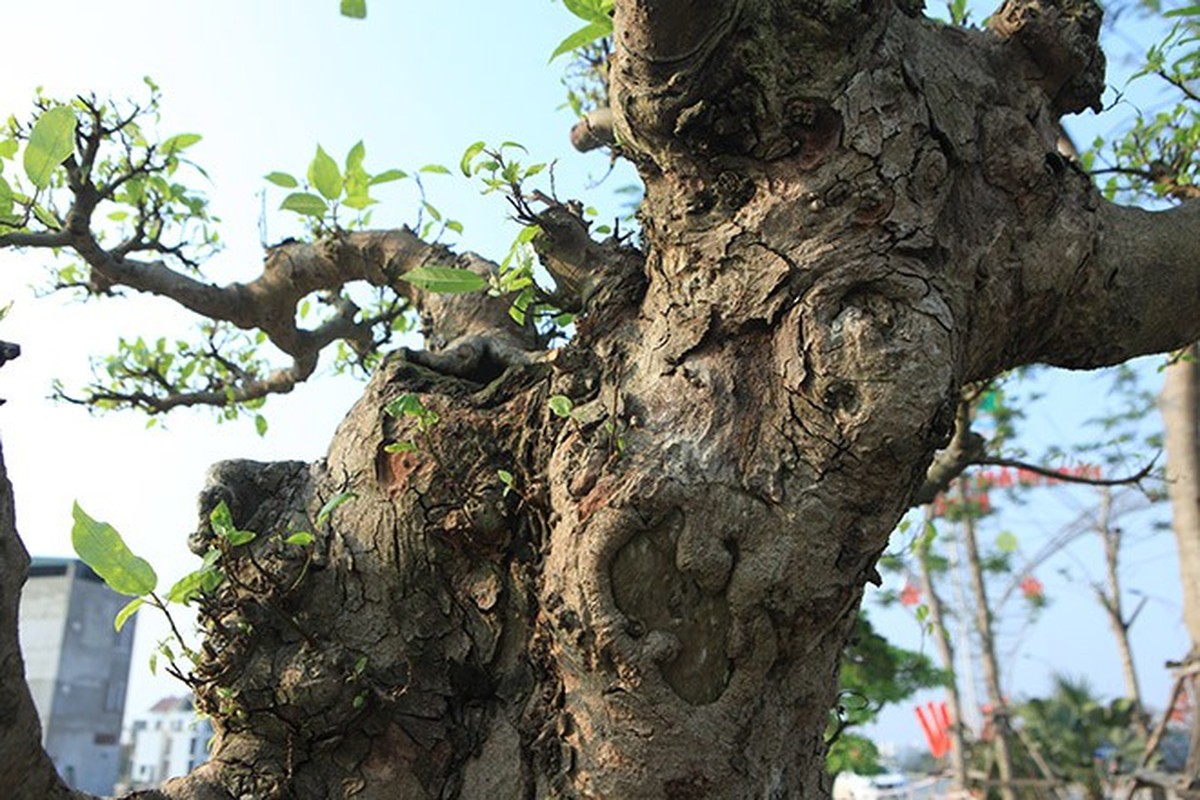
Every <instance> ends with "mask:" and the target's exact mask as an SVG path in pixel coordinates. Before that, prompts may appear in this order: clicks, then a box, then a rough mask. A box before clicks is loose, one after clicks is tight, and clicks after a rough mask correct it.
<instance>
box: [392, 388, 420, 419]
mask: <svg viewBox="0 0 1200 800" xmlns="http://www.w3.org/2000/svg"><path fill="white" fill-rule="evenodd" d="M383 413H384V414H387V415H388V416H389V417H397V418H399V417H402V416H405V415H408V416H413V417H419V416H421V415H422V414H427V413H429V409H427V408H425V404H424V403H422V402H421V398H419V397H417V396H416V395H415V394H411V393H405V394H402V395H400V396H399V397H397V398H396V399H395V400H392V401H391V402H389V403H388V404H387V405H385V406H384V407H383Z"/></svg>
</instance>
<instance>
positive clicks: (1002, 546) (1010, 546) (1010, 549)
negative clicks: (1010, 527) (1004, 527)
mask: <svg viewBox="0 0 1200 800" xmlns="http://www.w3.org/2000/svg"><path fill="white" fill-rule="evenodd" d="M996 549H997V550H999V551H1000V552H1001V553H1015V552H1016V551H1017V537H1016V536H1015V535H1014V534H1013V533H1012V532H1011V531H1002V532H1001V533H1000V534H999V535H997V536H996Z"/></svg>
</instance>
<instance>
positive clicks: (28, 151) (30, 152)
mask: <svg viewBox="0 0 1200 800" xmlns="http://www.w3.org/2000/svg"><path fill="white" fill-rule="evenodd" d="M76 123H77V121H76V119H75V111H74V110H72V109H71V108H69V107H67V106H55V107H53V108H50V109H48V110H46V111H44V112H43V113H42V115H41V116H40V117H38V119H37V121H36V122H35V123H34V124H33V129H32V130H31V131H30V132H29V141H28V142H27V143H26V145H25V157H24V163H23V165H24V167H25V175H26V176H27V177H28V178H29V182H30V183H32V184H33V185H34V187H36V188H38V189H45V188H46V187H47V186H49V185H50V176H51V175H52V174H53V173H54V170H55V169H57V168H58V167H59V165H61V164H62V162H64V161H66V160H67V157H68V156H70V155H71V154H72V153H74V152H75V125H76Z"/></svg>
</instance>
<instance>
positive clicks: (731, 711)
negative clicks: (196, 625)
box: [2, 0, 1200, 799]
mask: <svg viewBox="0 0 1200 800" xmlns="http://www.w3.org/2000/svg"><path fill="white" fill-rule="evenodd" d="M615 5H616V14H615V24H616V42H615V52H614V60H613V63H612V68H611V72H610V88H611V93H612V97H613V102H614V107H613V117H614V120H615V127H616V132H617V141H618V142H619V143H620V144H619V147H620V152H621V154H622V155H623V156H625V157H627V158H629V159H631V160H632V161H633V162H634V163H635V164H636V165H637V167H638V169H639V171H640V173H641V176H642V178H643V180H644V182H645V186H646V197H645V201H644V204H643V208H642V221H643V225H644V236H643V243H644V247H643V250H641V251H637V250H633V249H632V248H629V247H625V246H623V245H620V244H618V243H615V242H610V243H607V244H604V245H599V244H586V243H585V244H579V243H578V242H576V243H574V244H573V245H572V246H566V244H568V243H563V242H560V244H563V245H564V246H563V247H561V248H558V257H560V258H564V259H570V260H573V262H574V263H573V266H575V267H577V268H579V269H581V270H582V269H586V270H587V273H588V274H587V275H586V276H585V277H584V278H582V279H581V280H579V281H576V283H577V285H579V286H580V287H581V288H582V293H583V295H584V296H585V297H586V310H585V313H584V314H583V316H582V317H581V318H580V322H579V325H578V333H577V335H576V336H575V338H574V339H573V341H572V342H570V343H569V344H568V345H567V346H565V347H563V348H562V349H561V350H558V351H555V352H549V353H548V352H541V351H538V350H537V342H536V340H535V339H534V338H533V337H531V336H529V335H527V332H526V333H520V332H517V333H514V332H512V331H511V330H510V331H509V332H507V333H503V332H499V329H498V328H495V326H493V325H492V324H491V322H492V321H493V320H495V319H498V318H500V317H502V316H503V314H502V312H501V313H498V314H491V313H490V312H488V313H487V314H483V315H482V316H479V315H480V314H482V311H481V307H480V306H478V305H476V306H472V307H471V310H470V311H466V310H464V306H463V305H462V303H460V302H459V301H458V300H448V301H441V300H439V301H438V302H437V305H436V307H435V306H434V305H433V304H431V301H428V302H426V305H425V306H424V309H423V310H424V312H425V316H426V318H427V322H428V325H429V328H430V330H429V333H430V334H431V340H430V341H431V342H434V343H436V344H435V345H431V350H435V351H437V352H433V353H419V354H409V356H408V357H402V356H396V357H393V358H392V359H390V360H389V361H388V362H387V363H386V364H385V365H384V366H383V367H382V368H381V369H380V370H379V371H378V373H377V374H376V375H375V377H374V378H373V380H372V381H371V383H370V385H369V386H368V387H367V389H366V391H365V393H364V395H363V397H362V399H361V400H360V401H359V402H358V404H357V405H356V406H355V407H354V409H353V410H352V411H351V412H350V414H349V415H348V416H347V417H346V419H345V421H344V422H343V423H342V426H341V428H340V429H339V431H338V433H337V435H336V437H335V440H334V442H333V444H332V446H331V449H330V451H329V455H328V458H327V459H326V460H325V461H323V462H321V463H319V464H314V465H305V464H275V465H254V464H248V463H244V462H232V463H229V464H226V465H223V466H221V467H219V468H218V469H217V470H216V471H215V472H214V475H213V482H212V485H211V486H210V487H209V489H208V490H207V491H206V493H205V498H206V501H205V502H206V506H207V505H211V504H212V503H213V502H215V501H216V500H217V499H225V500H227V501H228V503H229V505H230V507H231V508H232V509H233V512H234V517H235V522H236V523H237V524H238V526H239V527H241V528H249V529H252V530H256V531H259V532H260V536H259V537H258V538H257V539H256V540H255V541H254V542H253V543H251V544H249V545H247V546H245V547H243V548H240V549H237V550H234V551H232V552H231V554H230V555H229V556H228V557H227V559H226V564H225V568H226V572H227V574H228V576H229V579H228V580H227V582H226V583H225V585H224V586H223V587H222V588H221V590H220V591H219V592H218V593H217V594H216V596H214V597H212V598H210V599H209V600H208V601H206V602H205V604H204V607H203V609H202V618H203V619H204V621H205V624H206V626H207V628H208V630H209V638H208V642H207V643H206V645H205V647H204V657H203V659H202V664H201V665H200V669H199V672H198V678H199V680H200V681H201V686H200V688H199V691H198V698H199V702H200V704H201V706H202V707H203V708H204V709H205V710H206V711H208V712H210V713H211V714H213V716H214V719H215V723H216V727H217V731H218V733H217V739H216V743H215V745H214V748H213V752H212V759H211V760H210V761H209V762H208V763H207V764H205V765H204V766H203V767H201V768H200V769H199V770H197V771H196V772H195V773H193V774H192V775H191V776H189V777H187V778H184V779H181V780H177V781H173V782H171V783H170V784H168V785H167V786H166V787H164V788H163V790H162V792H161V796H164V797H171V798H180V799H182V798H208V797H213V798H217V797H221V798H225V797H254V798H259V797H263V798H266V797H281V798H283V797H298V798H318V797H322V798H323V797H343V796H353V797H357V798H364V799H366V798H395V797H403V798H451V797H464V798H480V797H498V798H501V797H502V798H509V797H513V798H516V797H522V798H542V797H580V798H630V799H634V798H662V797H669V798H735V797H736V798H742V797H766V798H787V797H790V798H817V797H823V796H825V795H826V794H827V791H828V787H827V785H826V784H827V778H826V777H825V774H824V769H823V762H824V755H825V748H826V746H825V741H824V731H825V729H826V722H827V714H828V710H829V709H830V707H831V706H832V705H833V701H834V697H835V694H836V692H837V668H838V664H839V656H840V653H841V651H842V648H843V645H844V644H845V641H846V638H847V635H848V633H849V631H850V629H851V627H852V624H853V621H854V617H855V612H856V610H857V608H858V605H859V601H860V599H861V595H862V588H863V585H864V583H866V582H867V581H871V580H875V579H876V573H875V571H874V563H875V560H876V558H877V556H878V555H879V553H880V551H881V550H882V549H883V548H884V546H885V544H886V541H887V537H888V534H889V532H890V531H891V530H892V528H893V526H894V525H895V523H896V521H897V520H898V519H899V517H900V515H901V514H903V512H904V511H905V510H906V509H907V508H908V507H909V506H910V504H911V503H912V501H913V499H914V496H915V494H916V492H917V489H918V487H919V486H920V485H921V483H922V481H923V480H924V478H925V472H926V469H927V467H928V466H929V464H930V462H931V459H932V458H933V456H934V454H935V452H936V451H937V450H938V449H939V448H940V447H942V446H944V445H945V444H946V443H947V441H948V438H949V436H950V435H951V433H952V431H953V427H954V421H955V408H956V405H957V403H958V399H959V396H960V389H961V387H962V386H963V385H964V384H965V383H967V382H970V381H975V380H980V379H984V378H987V377H990V376H992V375H995V374H996V373H997V372H999V371H1001V370H1004V369H1007V368H1009V367H1013V366H1015V365H1018V364H1024V363H1029V362H1034V361H1041V362H1048V363H1054V364H1059V365H1065V366H1071V367H1091V366H1098V365H1101V364H1109V363H1114V362H1117V361H1120V360H1123V359H1125V358H1128V357H1130V356H1133V355H1136V354H1139V353H1145V352H1152V351H1160V350H1165V349H1168V348H1171V347H1177V346H1179V345H1181V344H1182V343H1184V342H1186V341H1189V340H1191V339H1193V338H1196V337H1197V336H1200V321H1198V318H1200V315H1198V314H1197V313H1196V312H1197V310H1198V308H1200V253H1198V251H1200V237H1197V236H1195V233H1196V230H1197V220H1198V219H1200V212H1198V211H1197V208H1196V207H1195V206H1190V207H1184V208H1182V209H1180V210H1176V211H1172V212H1164V213H1160V214H1148V213H1145V212H1141V211H1136V210H1129V209H1121V208H1117V207H1115V206H1111V205H1109V204H1106V203H1104V202H1103V201H1102V200H1101V198H1100V197H1099V196H1098V195H1097V193H1096V192H1095V190H1094V188H1093V187H1092V184H1091V182H1090V180H1089V179H1088V177H1087V176H1086V175H1084V174H1083V173H1082V172H1080V171H1079V170H1078V169H1077V168H1076V167H1075V166H1074V165H1073V164H1070V163H1067V162H1065V161H1063V160H1062V159H1061V158H1060V157H1059V156H1058V155H1057V153H1056V149H1055V138H1056V123H1057V120H1058V118H1059V116H1061V115H1062V114H1064V113H1069V112H1074V111H1079V110H1082V109H1084V108H1087V107H1089V106H1092V107H1096V106H1098V92H1099V90H1100V88H1101V86H1102V66H1103V58H1102V56H1101V55H1100V53H1099V51H1098V50H1097V48H1096V44H1095V35H1096V31H1097V29H1098V23H1099V10H1098V9H1097V8H1096V7H1095V6H1094V5H1092V4H1090V3H1088V2H1080V1H1079V0H1066V1H1065V2H1062V3H1052V2H1044V3H1039V2H1034V1H1032V0H1025V1H1024V2H1016V3H1012V4H1010V5H1009V6H1006V8H1005V9H1003V10H1002V11H1001V12H1000V13H999V14H998V15H996V17H995V18H994V19H995V24H994V26H993V30H992V31H988V32H980V31H964V30H960V29H954V28H951V27H947V26H944V25H941V24H937V23H933V22H929V21H927V20H924V19H922V18H920V16H919V15H918V14H917V12H916V11H915V10H914V9H913V8H911V7H904V8H901V7H897V6H895V5H893V4H891V3H889V2H871V3H866V4H863V3H857V2H856V3H849V2H844V1H843V0H832V2H827V3H822V4H809V3H795V2H785V1H784V0H713V2H708V3H703V4H701V3H693V2H682V0H655V1H654V2H651V1H650V0H617V2H616V4H615ZM568 227H569V226H568ZM547 233H548V235H550V237H551V238H553V235H554V234H553V231H551V230H548V231H547ZM397 235H399V234H397ZM359 236H361V235H359ZM564 236H565V234H564ZM360 241H362V240H361V239H355V238H353V237H347V238H346V239H344V240H334V241H332V242H330V243H328V246H327V247H326V249H325V250H324V251H323V252H322V254H320V256H319V257H321V258H325V257H328V258H330V259H336V258H339V257H346V253H345V252H344V251H345V250H346V249H352V248H353V247H355V246H357V244H356V243H359V242H360ZM575 245H578V246H575ZM410 251H411V252H410ZM356 252H359V251H356ZM359 254H360V255H361V256H362V257H363V258H366V259H368V260H370V259H372V258H374V259H377V260H381V261H386V263H379V264H378V266H377V267H376V268H377V269H379V270H383V271H384V272H386V273H387V274H393V273H394V272H398V271H402V270H403V269H405V268H407V267H410V266H412V265H413V264H411V263H407V262H406V259H416V258H418V257H420V258H427V257H428V254H424V253H420V254H419V253H417V251H416V250H412V249H411V248H410V249H404V248H399V249H394V250H389V251H386V252H384V251H382V250H379V249H376V250H372V249H371V248H370V247H368V246H367V245H363V247H362V249H361V252H360V253H359ZM469 261H470V263H471V264H473V265H475V266H480V265H481V264H482V262H480V261H479V260H477V259H473V260H469ZM293 267H294V265H292V264H291V262H289V269H291V268H293ZM480 268H486V265H482V266H481V267H480ZM296 274H300V273H299V272H297V273H296ZM556 274H557V273H556ZM462 302H466V301H462ZM485 305H486V304H485ZM492 310H494V309H492ZM497 337H503V340H502V341H501V340H500V339H497ZM522 350H524V351H528V352H527V353H526V354H525V355H523V356H521V357H516V356H515V355H514V353H517V352H519V351H522ZM506 365H507V366H506ZM402 394H413V395H416V396H417V397H418V398H419V399H420V401H421V403H422V405H423V407H424V408H426V409H428V410H430V411H432V412H434V413H436V415H437V421H436V422H434V421H433V417H431V416H429V415H428V414H425V415H411V414H410V415H401V416H400V417H398V418H396V417H391V416H388V415H386V414H385V413H384V407H385V406H386V405H387V404H388V403H389V402H390V401H392V400H394V399H396V398H398V397H399V396H400V395H402ZM553 395H565V396H566V397H568V398H570V399H571V401H572V406H573V409H574V410H573V413H572V414H571V416H570V417H569V418H563V417H560V416H558V415H557V414H555V413H553V412H552V410H551V409H550V407H549V404H548V402H547V400H548V398H549V397H551V396H553ZM407 442H411V443H412V444H414V445H415V450H413V449H411V448H409V447H407V446H404V447H400V448H388V445H389V444H397V443H407ZM501 470H503V471H504V472H505V473H508V474H511V476H513V480H512V485H513V486H512V489H513V490H511V491H507V492H506V491H505V489H506V486H505V484H504V482H502V480H501V478H500V471H501ZM346 491H352V492H354V493H355V495H356V498H355V499H354V500H352V501H350V502H347V503H345V504H343V505H342V506H340V507H339V508H338V509H337V510H336V511H335V512H334V513H333V515H332V517H331V519H330V520H328V523H327V524H326V525H323V526H321V529H320V530H318V531H317V541H316V542H315V544H314V545H313V546H312V548H311V550H309V549H307V548H304V547H297V546H295V545H288V544H286V543H285V542H284V541H283V536H285V535H286V534H287V532H288V531H289V530H292V529H298V528H303V529H311V528H312V527H313V520H315V518H316V517H317V510H318V509H319V508H320V507H321V506H322V504H323V503H325V502H326V501H327V500H329V499H330V498H332V497H334V496H336V495H338V494H339V493H342V492H346ZM207 535H208V534H205V532H204V531H201V532H200V537H199V540H198V542H197V544H199V545H203V544H204V542H205V541H206V536H207ZM5 567H6V569H5V574H4V576H3V584H2V585H3V586H4V587H5V591H6V592H10V591H11V589H10V588H8V587H11V586H13V585H15V584H14V581H17V580H19V576H20V572H21V570H20V564H14V565H13V566H11V567H10V566H9V564H8V563H7V562H6V563H5ZM7 621H8V620H7V618H6V622H7ZM6 755H7V754H6ZM28 796H33V795H28Z"/></svg>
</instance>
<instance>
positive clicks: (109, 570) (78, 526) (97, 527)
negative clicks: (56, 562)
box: [71, 503, 158, 597]
mask: <svg viewBox="0 0 1200 800" xmlns="http://www.w3.org/2000/svg"><path fill="white" fill-rule="evenodd" d="M71 515H72V516H73V517H74V518H75V524H74V526H72V528H71V546H72V547H74V548H75V553H76V554H77V555H78V556H79V557H80V559H82V560H83V563H85V564H87V565H88V566H89V567H91V568H92V570H94V571H95V573H96V574H97V575H99V576H100V577H101V578H103V579H104V582H105V583H107V584H108V585H109V587H110V588H111V589H112V590H113V591H115V592H118V593H120V594H127V595H130V596H132V597H140V596H141V595H145V594H149V593H150V592H153V591H154V587H156V586H157V585H158V576H157V575H155V574H154V568H153V567H151V566H150V564H149V563H148V562H147V561H146V560H145V559H142V558H138V557H137V556H135V555H134V554H133V553H132V552H131V551H130V550H129V548H128V547H127V546H126V545H125V540H124V539H122V538H121V534H119V533H117V529H116V528H114V527H113V526H112V525H109V524H108V523H107V522H97V521H96V520H94V519H92V518H91V517H89V516H88V515H87V513H86V512H85V511H84V510H83V509H82V508H80V507H79V503H75V505H74V507H73V508H72V510H71Z"/></svg>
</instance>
